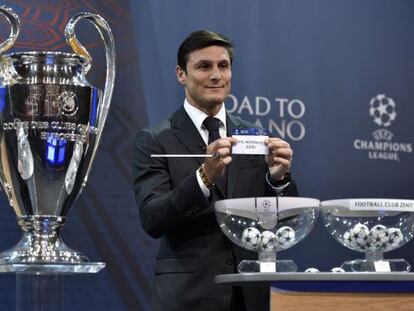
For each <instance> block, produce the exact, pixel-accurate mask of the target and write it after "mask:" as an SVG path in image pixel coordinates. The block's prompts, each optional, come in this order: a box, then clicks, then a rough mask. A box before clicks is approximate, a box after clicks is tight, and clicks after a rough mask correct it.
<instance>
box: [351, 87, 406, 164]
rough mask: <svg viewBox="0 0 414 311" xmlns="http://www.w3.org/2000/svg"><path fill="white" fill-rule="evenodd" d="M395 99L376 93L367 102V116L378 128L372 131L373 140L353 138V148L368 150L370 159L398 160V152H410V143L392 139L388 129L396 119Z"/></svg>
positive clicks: (392, 135)
mask: <svg viewBox="0 0 414 311" xmlns="http://www.w3.org/2000/svg"><path fill="white" fill-rule="evenodd" d="M396 106H397V105H396V103H395V101H394V100H393V99H392V98H391V97H388V96H386V95H385V94H378V95H376V96H374V97H373V98H371V100H370V102H369V116H370V117H371V118H372V120H373V122H374V123H375V124H376V125H377V126H379V127H380V128H378V129H376V130H375V131H374V132H372V137H373V140H366V139H355V140H354V148H355V149H356V150H362V151H367V152H368V158H369V159H372V160H389V161H400V154H402V153H411V152H412V151H413V146H412V144H411V143H400V142H395V141H393V138H394V134H393V133H392V132H391V131H390V130H389V129H388V128H389V127H390V126H391V125H392V124H393V123H394V122H395V121H396V119H397V107H396Z"/></svg>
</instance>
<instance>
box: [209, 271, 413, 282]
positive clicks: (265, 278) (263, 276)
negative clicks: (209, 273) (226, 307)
mask: <svg viewBox="0 0 414 311" xmlns="http://www.w3.org/2000/svg"><path fill="white" fill-rule="evenodd" d="M215 281H216V283H217V284H223V285H271V284H272V283H274V282H287V281H309V282H310V281H313V282H316V281H335V282H343V281H377V282H409V281H414V273H411V272H410V273H408V272H397V273H396V272H341V273H333V272H318V273H306V272H293V273H292V272H289V273H285V272H260V273H235V274H220V275H217V276H216V277H215Z"/></svg>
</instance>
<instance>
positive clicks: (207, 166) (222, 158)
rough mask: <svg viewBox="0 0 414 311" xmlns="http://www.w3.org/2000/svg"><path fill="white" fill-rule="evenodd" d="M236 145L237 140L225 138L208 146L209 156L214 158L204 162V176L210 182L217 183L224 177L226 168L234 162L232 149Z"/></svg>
mask: <svg viewBox="0 0 414 311" xmlns="http://www.w3.org/2000/svg"><path fill="white" fill-rule="evenodd" d="M236 143H237V139H236V138H234V137H224V138H220V139H217V140H216V141H214V142H212V143H211V144H210V145H208V146H207V154H211V155H212V157H211V158H207V159H206V161H205V162H204V174H205V176H206V178H207V179H208V181H209V182H211V183H216V181H217V180H218V179H219V178H220V177H221V176H223V174H224V170H225V168H226V166H227V165H229V164H230V162H231V161H232V158H231V147H232V146H233V145H234V144H236Z"/></svg>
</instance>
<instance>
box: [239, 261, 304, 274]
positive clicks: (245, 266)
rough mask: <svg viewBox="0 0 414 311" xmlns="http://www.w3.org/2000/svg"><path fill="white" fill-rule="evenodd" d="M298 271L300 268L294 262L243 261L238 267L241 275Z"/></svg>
mask: <svg viewBox="0 0 414 311" xmlns="http://www.w3.org/2000/svg"><path fill="white" fill-rule="evenodd" d="M297 270H298V266H297V265H296V264H295V263H294V262H293V261H292V260H276V261H260V260H242V261H241V262H240V264H239V265H238V267H237V271H238V272H239V273H255V272H296V271H297Z"/></svg>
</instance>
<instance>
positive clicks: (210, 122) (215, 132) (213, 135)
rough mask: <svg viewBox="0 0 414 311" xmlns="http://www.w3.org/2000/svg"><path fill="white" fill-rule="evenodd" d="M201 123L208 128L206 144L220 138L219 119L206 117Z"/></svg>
mask: <svg viewBox="0 0 414 311" xmlns="http://www.w3.org/2000/svg"><path fill="white" fill-rule="evenodd" d="M203 125H204V126H205V127H206V129H207V130H208V144H209V145H210V144H211V143H212V142H213V141H215V140H217V139H219V138H220V132H219V128H220V120H219V119H217V118H213V117H207V118H205V119H204V121H203Z"/></svg>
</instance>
